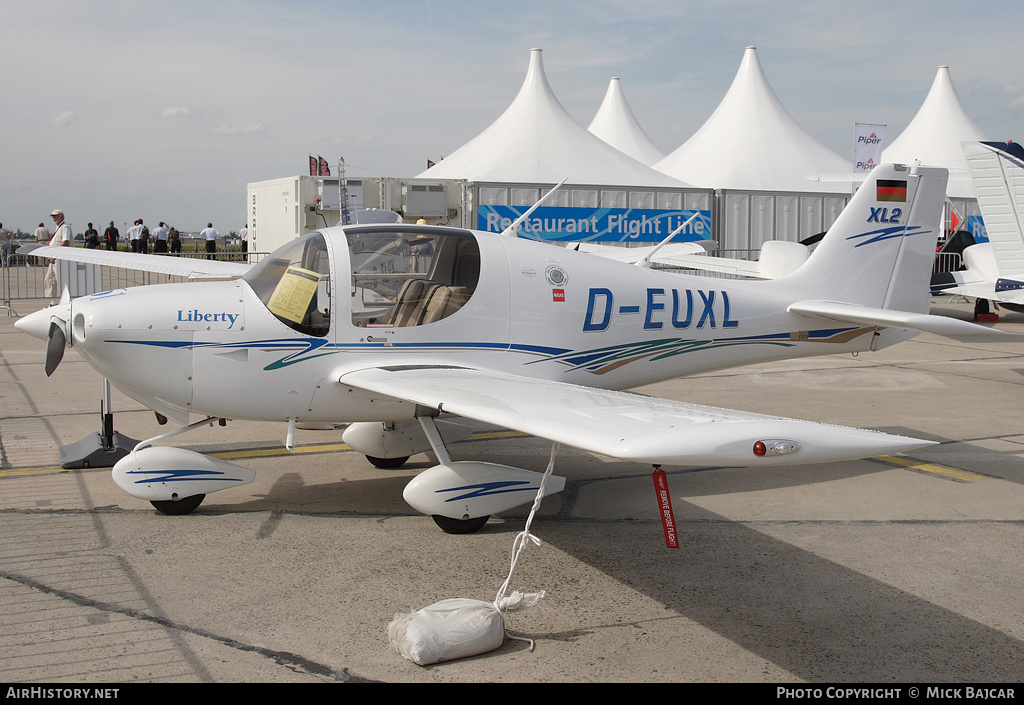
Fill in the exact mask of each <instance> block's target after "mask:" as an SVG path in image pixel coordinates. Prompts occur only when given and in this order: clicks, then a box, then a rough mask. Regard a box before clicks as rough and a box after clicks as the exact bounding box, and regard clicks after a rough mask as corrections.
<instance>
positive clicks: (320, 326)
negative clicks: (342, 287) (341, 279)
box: [242, 232, 331, 338]
mask: <svg viewBox="0 0 1024 705" xmlns="http://www.w3.org/2000/svg"><path fill="white" fill-rule="evenodd" d="M242 278H243V279H244V280H245V281H246V282H248V284H249V286H250V287H252V290H253V291H254V292H255V293H256V296H258V297H259V299H260V301H262V302H263V304H264V305H265V306H266V307H267V308H268V309H269V310H270V312H271V313H273V314H274V315H275V316H276V317H277V319H278V320H279V321H281V322H282V323H284V324H285V325H286V326H288V327H290V328H293V329H295V330H297V331H298V332H300V333H304V334H306V335H313V336H316V337H318V338H322V337H323V336H325V335H327V333H328V332H330V329H331V311H330V305H331V304H330V302H331V288H330V287H331V268H330V258H329V257H328V255H327V243H326V242H325V241H324V236H323V235H322V234H321V233H319V232H315V233H310V234H308V235H304V236H302V237H300V238H298V239H296V240H293V241H292V242H289V243H288V244H286V245H283V246H281V247H279V248H278V249H277V250H275V251H274V252H273V253H272V254H271V255H270V256H269V257H267V258H266V259H264V260H263V261H261V262H260V263H259V264H257V265H255V266H254V267H253V268H252V269H250V270H249V271H248V272H247V273H246V274H245V276H244V277H242Z"/></svg>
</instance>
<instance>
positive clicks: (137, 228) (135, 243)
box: [127, 218, 142, 252]
mask: <svg viewBox="0 0 1024 705" xmlns="http://www.w3.org/2000/svg"><path fill="white" fill-rule="evenodd" d="M127 235H128V246H129V247H130V248H131V251H132V252H139V251H140V250H141V246H140V245H139V238H141V237H142V218H139V219H138V220H136V221H135V224H134V225H132V227H130V228H128V233H127Z"/></svg>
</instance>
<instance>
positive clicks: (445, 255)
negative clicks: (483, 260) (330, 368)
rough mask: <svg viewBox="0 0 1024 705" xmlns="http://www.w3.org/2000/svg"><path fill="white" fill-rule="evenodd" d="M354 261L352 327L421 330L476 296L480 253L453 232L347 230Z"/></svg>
mask: <svg viewBox="0 0 1024 705" xmlns="http://www.w3.org/2000/svg"><path fill="white" fill-rule="evenodd" d="M345 234H346V235H347V237H348V246H349V251H350V254H351V261H352V283H351V295H352V322H353V323H354V324H355V325H357V326H365V327H368V328H373V327H376V328H382V327H387V328H394V327H408V326H420V325H426V324H428V323H434V322H436V321H440V320H442V319H444V318H447V317H448V316H451V315H452V314H454V313H455V312H457V311H458V310H459V309H460V308H462V306H464V305H465V303H466V302H467V301H469V298H470V297H471V296H472V295H473V292H474V291H476V285H477V281H478V280H479V278H480V247H479V245H478V244H477V241H476V238H474V237H473V235H472V234H470V233H468V232H465V231H463V230H455V229H452V228H432V227H426V226H420V225H416V226H411V225H410V226H404V227H403V226H394V227H392V228H387V229H381V228H358V227H356V228H346V229H345Z"/></svg>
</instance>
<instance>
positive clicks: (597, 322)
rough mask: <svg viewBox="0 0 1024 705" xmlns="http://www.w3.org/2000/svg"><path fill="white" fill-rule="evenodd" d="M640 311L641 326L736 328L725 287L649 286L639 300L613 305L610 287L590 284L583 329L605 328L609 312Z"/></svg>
mask: <svg viewBox="0 0 1024 705" xmlns="http://www.w3.org/2000/svg"><path fill="white" fill-rule="evenodd" d="M639 314H643V319H644V325H643V327H644V330H661V329H663V328H665V327H666V326H667V325H668V326H671V327H673V328H690V327H691V326H693V327H694V328H737V327H738V326H739V321H737V320H736V319H734V318H733V317H732V309H731V307H730V304H729V294H728V293H727V292H726V291H724V290H718V291H716V290H714V289H710V290H707V291H705V290H703V289H682V290H680V289H669V290H668V291H666V290H665V289H663V288H653V287H649V288H648V289H647V291H646V299H645V301H644V303H643V304H642V305H641V304H629V305H619V306H616V305H615V296H614V294H612V292H611V290H610V289H606V288H603V287H592V288H591V289H590V292H589V294H588V295H587V315H586V318H585V319H584V321H583V331H584V332H585V333H586V332H595V331H603V330H607V329H608V327H609V326H610V325H611V321H612V316H613V315H620V316H636V315H639Z"/></svg>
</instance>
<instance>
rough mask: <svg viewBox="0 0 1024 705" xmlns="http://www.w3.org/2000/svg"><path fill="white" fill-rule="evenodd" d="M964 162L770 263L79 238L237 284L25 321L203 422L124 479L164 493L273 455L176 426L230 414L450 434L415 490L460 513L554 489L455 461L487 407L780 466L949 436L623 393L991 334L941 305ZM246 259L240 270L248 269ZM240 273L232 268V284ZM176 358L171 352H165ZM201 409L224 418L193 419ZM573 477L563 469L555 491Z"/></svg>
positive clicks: (871, 201)
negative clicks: (215, 443)
mask: <svg viewBox="0 0 1024 705" xmlns="http://www.w3.org/2000/svg"><path fill="white" fill-rule="evenodd" d="M946 179H947V172H946V170H944V169H936V168H927V167H919V166H914V167H907V166H901V165H882V166H879V167H877V168H876V169H875V170H874V171H873V172H872V173H871V174H870V176H869V178H868V179H867V181H866V182H865V183H864V185H863V186H862V187H861V189H860V190H859V191H858V192H857V193H856V195H854V196H853V198H852V199H851V201H850V203H849V205H848V206H847V207H846V208H845V209H844V210H843V212H842V213H841V214H840V216H839V218H838V219H837V221H836V222H835V224H834V225H833V226H832V228H831V229H830V230H829V232H828V234H827V235H826V236H825V238H824V239H823V240H822V241H821V243H820V244H819V246H818V247H817V249H816V250H815V251H814V252H813V253H812V254H811V256H810V257H809V258H808V259H807V261H806V262H805V263H804V264H803V265H801V266H800V267H799V268H798V269H797V270H796V271H794V272H793V273H791V274H789V275H787V276H784V277H781V278H778V279H774V280H769V281H751V280H726V279H711V278H706V277H693V276H686V275H681V274H676V273H671V272H665V271H657V270H652V269H650V268H649V267H648V266H645V264H646V262H647V258H644V260H643V261H642V262H641V263H640V266H636V264H629V263H624V262H621V261H616V260H615V259H614V258H606V257H601V256H600V255H597V254H590V253H585V252H576V251H572V250H568V249H563V248H558V247H555V246H552V245H550V244H545V243H539V242H533V241H529V240H525V239H519V238H517V237H514V236H513V237H509V236H507V235H499V234H494V233H483V232H475V231H468V230H462V229H457V228H451V227H432V226H425V225H401V224H385V225H359V226H338V227H332V228H325V229H323V230H321V231H316V232H313V233H311V234H308V235H305V236H302V237H299V238H297V239H295V240H293V241H291V242H289V243H288V244H286V245H284V246H283V247H281V248H280V249H278V250H277V251H275V252H274V253H273V254H271V255H270V256H268V257H267V258H266V259H264V260H262V261H261V262H259V263H258V264H255V265H253V266H251V267H250V266H248V265H245V264H241V263H234V264H231V263H221V262H207V261H196V260H181V259H176V258H172V257H159V258H157V257H154V256H147V255H141V254H140V255H131V254H126V253H116V252H102V251H99V250H81V249H73V248H55V247H39V248H37V249H35V250H34V251H33V253H32V254H33V255H35V256H39V257H59V258H66V259H78V260H82V261H88V262H94V263H101V264H106V265H113V266H121V267H137V268H144V269H149V270H155V271H163V272H167V273H175V274H183V275H186V276H192V277H198V276H208V277H211V278H217V277H219V278H220V280H219V281H191V282H185V283H175V284H161V285H153V286H144V287H135V288H132V289H119V290H115V291H108V292H105V293H101V294H96V295H92V296H84V297H81V298H77V299H74V300H70V299H69V298H68V297H67V295H66V294H65V296H64V297H63V298H62V300H61V302H60V303H59V304H57V305H55V306H52V307H50V308H46V309H43V310H41V311H38V312H35V313H33V314H31V315H29V316H27V317H25V318H23V319H21V320H19V321H18V322H17V324H16V325H17V326H18V328H20V329H21V330H22V331H24V332H26V333H30V334H32V335H36V336H37V337H40V338H43V339H47V340H48V346H47V348H48V351H47V372H48V373H49V372H51V371H52V370H53V369H54V368H55V367H56V365H57V364H58V363H59V361H60V357H61V355H62V354H63V351H64V348H65V347H66V346H69V347H72V348H74V349H75V350H77V351H78V353H79V354H80V355H81V356H82V357H83V358H84V359H85V360H86V361H87V362H88V363H89V364H91V365H92V366H93V367H95V368H96V369H97V370H98V371H99V372H100V374H102V375H103V376H104V377H105V378H107V379H108V380H110V383H111V384H113V385H114V386H116V387H117V388H118V389H120V390H121V391H123V392H124V393H125V394H127V395H128V396H129V397H132V398H134V399H136V400H138V401H139V402H141V403H143V404H145V405H146V406H148V407H149V408H151V409H153V410H155V411H156V412H157V413H159V414H162V415H164V416H166V417H168V418H169V419H171V420H173V421H174V422H175V423H177V424H179V425H180V426H181V428H180V429H178V430H176V431H174V432H172V433H169V434H164V435H163V436H158V437H156V438H154V439H150V440H149V441H144V442H142V443H140V444H139V445H138V446H136V447H135V449H134V451H133V452H132V453H130V454H128V455H126V456H124V457H123V458H122V459H121V460H119V461H118V462H117V464H116V465H115V466H114V469H113V475H114V479H115V481H116V482H117V484H118V485H119V486H120V487H121V488H123V489H124V490H125V491H126V492H128V493H129V494H131V495H133V496H135V497H138V498H141V499H145V500H149V501H151V502H152V503H153V504H154V506H156V507H157V509H159V510H160V511H162V512H165V513H169V514H183V513H187V512H190V511H192V510H193V509H195V507H197V506H198V505H199V503H200V502H201V501H202V500H203V498H204V496H205V494H207V493H209V492H214V491H217V490H223V489H227V488H229V487H235V486H238V485H244V484H246V483H249V482H251V481H252V480H253V477H254V471H252V470H250V469H248V468H244V467H241V466H239V465H235V464H233V463H228V462H225V461H221V460H217V459H213V458H210V457H207V456H204V455H200V454H198V453H194V452H191V451H188V450H185V449H181V448H173V447H168V446H155V445H153V442H155V441H159V440H162V439H164V438H166V437H169V436H171V435H174V434H175V433H178V432H181V431H184V430H187V429H188V428H191V427H193V426H197V425H199V424H202V423H209V422H210V421H211V420H215V419H221V418H224V419H250V420H261V421H281V422H283V423H287V424H288V431H287V435H286V438H287V441H286V445H287V446H288V447H289V449H291V447H292V439H293V433H294V428H295V424H296V423H316V422H347V423H348V424H349V425H348V427H347V429H346V430H345V432H344V436H343V439H344V441H345V442H346V443H347V444H348V445H349V446H350V447H351V448H353V449H355V450H357V451H358V452H361V453H364V454H365V455H366V456H367V457H369V458H370V460H371V461H372V462H373V463H374V464H375V465H378V466H381V467H397V466H399V465H401V464H402V463H404V462H405V460H407V459H408V457H409V456H411V455H413V454H416V453H420V452H425V451H427V450H433V452H434V453H435V455H436V456H437V459H438V462H439V464H438V465H436V466H434V467H432V468H430V469H428V470H426V471H424V472H422V473H420V474H419V475H418V476H417V477H415V478H414V479H413V480H412V481H411V482H410V483H409V485H408V486H407V487H406V489H405V492H404V497H405V499H406V501H408V502H409V504H410V505H412V506H413V507H414V508H415V509H417V510H418V511H421V512H423V513H425V514H428V515H431V516H432V517H434V519H435V521H436V522H437V523H438V525H440V526H441V527H442V529H444V530H446V531H450V532H469V531H475V530H477V529H478V528H480V527H481V526H483V524H484V523H485V522H486V521H487V518H488V516H489V515H491V514H496V513H499V512H501V511H505V510H508V509H511V508H513V507H516V506H519V505H521V504H526V503H528V502H530V501H532V500H533V499H534V495H535V494H536V491H537V488H538V481H539V480H540V478H541V477H542V475H541V474H539V473H535V472H529V471H526V470H522V469H517V468H513V467H508V466H503V465H496V464H492V463H484V462H473V461H459V462H453V461H452V460H451V458H450V456H449V454H448V451H447V447H446V444H449V443H452V442H455V441H457V440H461V439H463V438H465V437H467V436H468V435H469V430H468V429H467V428H466V427H465V426H463V425H460V424H457V423H452V422H451V421H447V420H443V419H441V418H439V417H441V416H442V415H444V416H445V417H451V416H454V417H460V416H461V417H465V418H468V419H476V420H478V421H482V422H485V423H488V424H494V425H498V426H501V427H504V428H509V429H513V430H516V431H520V432H524V433H527V434H531V435H534V436H538V437H540V438H544V439H547V440H550V441H552V442H554V443H557V444H566V445H569V446H573V447H576V448H581V449H585V450H588V451H592V452H595V453H600V454H603V455H607V456H611V457H614V458H619V459H623V460H630V461H637V462H643V463H651V464H665V465H673V464H674V465H706V466H715V467H722V466H750V467H761V466H778V465H787V464H798V463H818V462H823V461H832V460H843V459H854V458H862V457H871V456H875V455H880V454H889V453H896V452H901V451H908V450H912V449H915V448H920V447H923V446H926V445H929V444H930V442H928V441H923V440H918V439H913V438H904V437H900V436H894V435H888V434H884V433H880V432H875V431H869V430H860V429H853V428H846V427H840V426H832V425H826V424H821V423H812V422H807V421H797V420H792V419H784V418H775V417H771V416H764V415H759V414H753V413H747V412H741V411H731V410H727V409H719V408H713V407H708V406H700V405H696V404H687V403H683V402H676V401H667V400H662V399H657V398H653V397H649V396H642V395H639V394H635V393H630V392H626V391H621V390H627V389H630V388H633V387H637V386H640V385H646V384H650V383H653V382H657V381H659V380H665V379H670V378H674V377H678V376H681V375H686V374H691V373H697V372H703V371H707V370H714V369H720V368H726V367H732V366H736V365H745V364H752V363H759V362H765V361H770V360H781V359H785V358H793V357H803V356H811V355H826V354H832V353H839V352H858V351H867V350H877V349H880V348H883V347H886V346H888V345H892V344H894V343H897V342H899V341H902V340H906V339H908V338H910V337H912V336H913V335H915V334H916V332H917V331H921V330H924V331H931V332H935V333H939V334H943V335H950V336H953V337H958V336H961V335H964V336H970V335H975V334H979V333H980V334H990V333H992V331H991V330H990V329H988V328H985V327H982V326H977V325H975V324H972V323H968V322H966V321H960V320H955V319H951V318H945V317H940V316H932V315H929V314H927V311H928V308H929V303H930V299H929V290H928V281H929V276H930V273H931V269H932V260H933V254H934V250H935V243H936V240H937V236H938V232H939V228H940V216H941V212H942V204H943V199H944V196H945V186H946ZM232 277H234V278H232ZM225 279H226V280H225ZM155 371H158V372H155ZM193 414H200V415H202V416H204V417H206V418H204V419H203V420H202V421H199V422H197V423H194V424H191V425H190V424H189V421H190V420H191V416H192V415H193ZM563 487H564V478H557V477H552V478H550V481H549V484H548V488H547V491H548V492H549V493H552V492H557V491H559V490H561V489H562V488H563Z"/></svg>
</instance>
